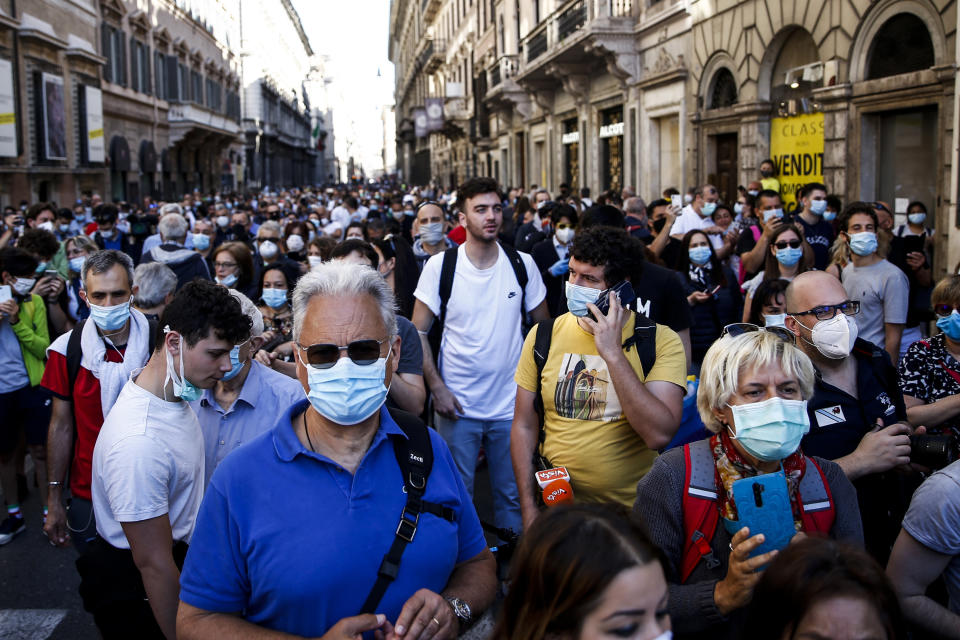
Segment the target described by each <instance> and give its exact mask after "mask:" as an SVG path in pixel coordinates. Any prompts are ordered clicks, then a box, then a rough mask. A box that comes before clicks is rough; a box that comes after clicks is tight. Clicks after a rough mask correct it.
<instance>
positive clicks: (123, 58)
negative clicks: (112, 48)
mask: <svg viewBox="0 0 960 640" xmlns="http://www.w3.org/2000/svg"><path fill="white" fill-rule="evenodd" d="M113 35H114V38H116V42H117V49H118V50H119V51H120V69H119V70H118V72H117V75H118V76H119V78H118V79H117V80H118V81H119V84H120V85H122V86H124V87H127V86H130V85H128V84H127V43H126V42H124V41H123V32H122V31H120V30H119V29H117V30H116V31H114V34H113Z"/></svg>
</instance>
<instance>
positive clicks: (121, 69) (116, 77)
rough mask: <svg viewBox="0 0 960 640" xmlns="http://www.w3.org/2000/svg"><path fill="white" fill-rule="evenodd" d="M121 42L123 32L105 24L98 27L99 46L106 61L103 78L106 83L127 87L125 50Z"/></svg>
mask: <svg viewBox="0 0 960 640" xmlns="http://www.w3.org/2000/svg"><path fill="white" fill-rule="evenodd" d="M123 40H124V38H123V32H122V31H120V29H118V28H117V27H114V26H112V25H109V24H107V23H106V22H104V23H103V24H101V25H100V44H101V46H102V48H103V56H104V57H105V58H106V59H107V64H106V65H104V67H103V77H104V79H105V80H106V81H107V82H113V83H116V84H119V85H123V86H127V50H126V47H124V41H123Z"/></svg>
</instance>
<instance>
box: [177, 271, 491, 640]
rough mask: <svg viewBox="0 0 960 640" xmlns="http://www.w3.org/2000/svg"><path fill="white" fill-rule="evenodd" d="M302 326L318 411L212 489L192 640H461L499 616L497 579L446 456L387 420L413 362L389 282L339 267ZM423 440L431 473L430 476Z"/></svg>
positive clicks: (263, 439)
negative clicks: (280, 639) (488, 617)
mask: <svg viewBox="0 0 960 640" xmlns="http://www.w3.org/2000/svg"><path fill="white" fill-rule="evenodd" d="M293 317H294V326H293V337H294V342H295V345H296V346H295V351H296V354H297V358H296V359H297V379H298V380H299V381H300V385H301V387H302V389H303V392H304V393H305V394H306V396H307V397H306V398H304V399H303V400H302V401H301V402H298V403H297V404H295V405H294V406H292V407H290V408H288V409H287V410H286V411H285V412H283V414H282V415H279V416H277V417H276V419H275V421H274V423H273V424H274V427H273V428H272V429H271V430H270V431H269V432H267V433H264V434H263V435H262V436H260V437H258V438H256V439H254V440H253V441H251V442H250V443H249V444H247V445H246V446H244V447H241V448H240V449H238V450H237V451H236V452H234V453H233V454H232V455H230V456H228V457H227V459H226V460H224V461H223V464H221V465H220V467H219V468H218V469H217V472H216V473H215V474H214V476H213V478H212V479H211V481H210V486H209V488H208V490H207V493H206V496H205V498H204V502H203V505H202V506H201V508H200V515H199V517H198V519H197V527H196V530H195V532H194V536H193V540H192V541H191V546H192V547H193V549H194V550H193V551H192V552H191V553H190V558H189V560H188V561H187V563H186V565H185V567H184V572H183V579H182V588H181V592H180V599H181V604H180V612H179V620H178V625H177V637H178V638H181V639H185V640H190V639H192V638H239V637H268V636H270V637H274V636H279V634H274V635H271V634H269V633H267V632H266V631H265V630H267V629H269V630H273V631H277V632H285V633H289V634H295V635H296V636H298V637H310V638H314V637H319V636H321V635H323V634H325V633H328V632H331V633H329V635H327V636H325V637H328V638H355V637H360V634H361V633H363V632H365V631H373V630H374V629H379V630H381V631H382V632H383V634H384V635H385V636H386V637H396V636H400V637H403V638H406V639H409V640H418V639H427V638H431V637H438V638H450V637H455V635H456V632H457V627H458V623H459V620H461V619H465V618H469V617H470V616H471V614H476V613H478V612H479V611H481V610H482V609H484V608H485V607H486V606H487V605H489V604H490V602H491V601H492V600H493V596H494V592H495V590H496V576H495V563H494V560H493V556H492V555H491V554H490V552H489V551H488V550H487V546H486V542H485V540H484V537H483V530H482V529H481V527H480V522H479V519H478V518H477V514H476V511H475V509H474V507H473V503H472V501H471V498H470V496H469V494H468V493H467V491H466V488H465V487H464V485H463V482H462V481H461V479H460V475H459V473H458V470H457V467H456V466H455V464H454V461H453V458H452V456H451V454H450V451H449V449H448V448H447V446H446V445H445V444H444V442H443V440H442V439H441V438H440V436H439V435H438V434H437V433H436V432H434V431H431V430H428V429H427V428H426V427H425V426H424V425H423V424H422V423H419V422H417V423H415V424H413V423H412V421H413V420H416V419H415V418H414V417H413V416H411V415H410V414H403V415H400V414H399V413H395V412H392V411H388V410H387V408H386V407H385V405H384V402H385V400H386V397H387V390H388V389H389V387H390V384H391V382H392V380H393V378H394V376H395V374H396V370H397V363H398V360H399V354H400V338H399V336H398V335H397V324H396V312H395V311H394V298H393V292H392V291H391V290H390V287H389V285H387V283H386V282H384V280H383V279H382V278H381V277H380V276H379V275H378V274H377V272H376V271H374V270H373V269H370V268H368V267H364V266H359V265H351V264H345V263H343V262H337V261H333V262H328V263H324V264H322V265H320V266H319V267H317V268H316V269H314V270H313V271H311V272H310V273H308V274H306V275H305V276H303V277H302V278H301V279H300V281H299V283H298V284H297V288H296V291H295V292H294V294H293ZM401 423H402V424H401ZM416 427H419V429H416ZM423 439H429V450H430V451H432V464H430V465H429V466H426V468H424V467H423V466H417V467H415V466H414V465H417V464H421V463H422V464H423V465H426V464H427V463H426V462H424V461H425V460H426V459H427V457H429V456H428V455H419V456H416V455H414V454H415V449H414V445H417V446H419V445H418V443H420V442H422V440H423ZM398 442H399V444H397V443H398ZM404 443H409V444H404ZM404 447H405V448H406V454H407V455H405V456H404V455H400V454H399V453H398V452H400V451H402V450H403V448H404ZM416 452H420V453H421V454H423V453H425V450H421V449H417V450H416ZM415 469H416V472H415V471H414V470H415ZM404 470H406V473H405V472H404ZM428 472H429V473H428ZM424 476H426V477H424ZM417 488H422V493H420V495H419V496H417ZM408 496H410V497H409V498H408ZM413 498H416V499H417V502H418V504H416V505H414V504H412V501H411V500H412V499H413ZM440 505H443V507H441V506H440ZM408 516H409V517H408ZM398 519H401V520H402V522H401V525H399V526H398V525H397V521H398ZM404 522H405V523H406V524H404ZM411 529H412V531H411ZM401 539H402V540H404V541H405V543H404V544H402V545H401V549H402V551H403V553H402V555H401V556H399V557H398V556H397V555H395V553H394V547H395V546H396V545H397V544H398V542H397V541H398V540H401ZM391 558H392V560H391ZM381 576H382V577H381ZM383 578H392V579H387V581H386V585H385V590H383V589H381V590H379V592H378V590H377V589H376V588H372V587H374V586H375V585H380V584H381V581H382V580H383ZM170 637H172V636H170ZM285 637H286V636H285Z"/></svg>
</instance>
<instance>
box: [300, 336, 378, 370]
mask: <svg viewBox="0 0 960 640" xmlns="http://www.w3.org/2000/svg"><path fill="white" fill-rule="evenodd" d="M384 342H386V340H373V339H372V338H371V339H367V340H354V341H353V342H351V343H350V344H348V345H346V346H340V345H336V344H312V345H310V346H309V347H304V346H303V345H301V344H299V343H297V348H298V349H300V350H301V351H304V352H306V354H307V362H306V363H307V364H309V365H310V366H311V367H313V368H315V369H329V368H330V367H332V366H333V365H335V364H336V363H337V360H339V359H340V352H341V351H343V350H344V349H346V351H347V357H349V358H350V359H351V360H353V361H354V363H356V364H359V365H363V366H366V365H371V364H373V363H374V362H376V361H377V360H379V359H380V346H381V345H382V344H383V343H384Z"/></svg>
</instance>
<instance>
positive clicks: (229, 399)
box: [190, 289, 303, 486]
mask: <svg viewBox="0 0 960 640" xmlns="http://www.w3.org/2000/svg"><path fill="white" fill-rule="evenodd" d="M230 295H232V296H233V297H234V298H236V299H237V302H239V303H240V308H241V309H242V310H243V313H244V315H245V316H247V317H248V318H250V321H251V322H252V325H251V327H250V338H249V339H248V340H247V341H246V342H245V343H243V344H238V345H235V346H234V347H233V350H232V351H231V352H230V363H231V364H232V365H233V369H231V370H230V372H229V373H227V374H224V376H223V379H221V380H220V381H219V382H217V384H216V386H215V387H213V388H211V389H205V390H204V392H203V395H202V396H201V397H200V399H199V400H194V401H193V402H191V403H190V406H191V407H193V411H194V413H196V414H197V420H199V421H200V428H201V430H202V431H203V446H204V453H205V457H206V462H205V464H206V466H205V467H204V468H205V470H206V476H205V477H204V483H203V485H204V486H207V485H208V484H210V477H211V476H212V475H213V471H214V469H216V468H217V466H218V465H219V464H220V463H221V462H223V459H224V458H225V457H226V456H227V454H228V453H230V452H231V451H233V450H234V449H236V448H237V447H239V446H240V445H241V444H243V443H245V442H249V441H250V440H253V439H254V438H256V437H257V436H259V435H260V434H261V433H264V432H266V431H269V430H270V429H272V428H273V426H274V424H275V423H276V419H277V416H279V415H281V414H282V413H283V412H285V411H286V410H287V409H289V408H290V407H292V406H293V405H294V404H296V403H297V402H299V401H301V400H303V389H302V388H301V387H300V384H299V383H298V382H297V381H296V380H294V379H293V378H290V377H289V376H285V375H283V374H282V373H279V372H277V371H274V370H273V369H270V368H269V367H265V366H263V365H262V364H260V363H259V362H257V361H256V360H254V359H253V354H254V353H256V351H257V349H259V348H260V346H261V344H262V343H263V314H262V313H260V310H259V309H257V307H256V305H254V304H253V302H251V301H250V299H249V298H248V297H247V296H245V295H243V294H242V293H240V292H239V291H237V290H235V289H230Z"/></svg>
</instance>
